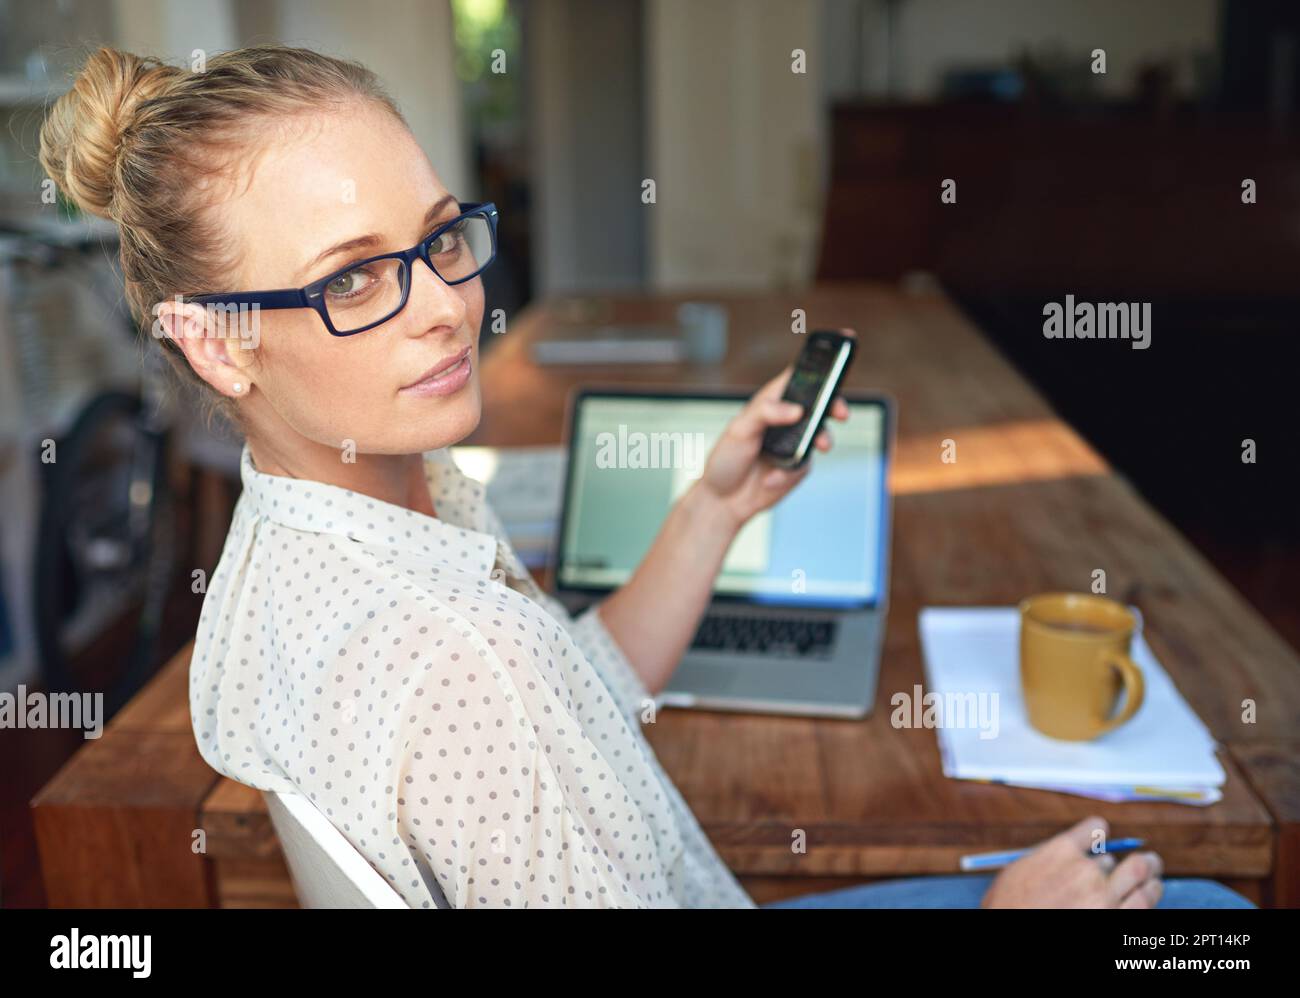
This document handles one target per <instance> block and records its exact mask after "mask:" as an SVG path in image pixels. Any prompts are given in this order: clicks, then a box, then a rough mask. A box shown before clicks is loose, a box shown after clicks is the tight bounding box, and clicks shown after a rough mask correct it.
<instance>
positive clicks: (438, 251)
mask: <svg viewBox="0 0 1300 998" xmlns="http://www.w3.org/2000/svg"><path fill="white" fill-rule="evenodd" d="M464 242H465V222H464V221H463V220H462V221H460V222H457V223H456V224H455V225H453V226H452V227H451V228H450V229H446V230H445V231H443V232H440V233H439V234H438V237H437V238H436V239H433V240H431V241H430V242H429V253H430V254H431V255H434V256H445V255H446V254H448V253H455V252H457V251H458V250H459V249H460V247H461V246H462V245H463V244H464Z"/></svg>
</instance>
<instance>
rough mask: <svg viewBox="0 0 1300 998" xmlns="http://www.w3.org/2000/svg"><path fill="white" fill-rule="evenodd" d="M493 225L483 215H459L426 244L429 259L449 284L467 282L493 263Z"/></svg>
mask: <svg viewBox="0 0 1300 998" xmlns="http://www.w3.org/2000/svg"><path fill="white" fill-rule="evenodd" d="M492 253H493V246H492V227H491V226H490V225H489V224H488V220H487V219H486V218H484V217H483V216H482V215H471V216H469V217H468V218H462V219H460V220H459V221H457V222H456V224H455V225H453V226H451V228H449V229H446V230H444V231H443V232H441V233H439V234H438V236H437V238H435V239H434V240H433V241H432V242H430V243H429V260H430V261H431V262H432V263H433V268H434V270H436V271H437V272H438V274H439V276H441V277H442V279H443V280H444V281H446V282H447V283H448V284H454V283H456V282H457V281H467V280H469V279H470V278H471V277H473V276H474V275H475V274H477V273H478V272H479V271H480V270H482V269H483V268H484V267H486V266H487V265H488V264H489V263H491V262H492Z"/></svg>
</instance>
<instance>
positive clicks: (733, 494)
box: [697, 367, 849, 529]
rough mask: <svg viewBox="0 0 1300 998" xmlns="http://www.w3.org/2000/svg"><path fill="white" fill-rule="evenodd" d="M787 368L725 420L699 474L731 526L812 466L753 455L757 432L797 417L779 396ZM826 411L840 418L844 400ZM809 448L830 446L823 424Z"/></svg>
mask: <svg viewBox="0 0 1300 998" xmlns="http://www.w3.org/2000/svg"><path fill="white" fill-rule="evenodd" d="M792 371H793V368H792V367H787V368H786V369H785V370H784V371H782V372H781V373H780V374H778V375H777V376H776V377H775V378H773V379H772V380H771V381H769V382H768V383H767V384H765V385H764V386H763V387H762V388H760V389H759V390H758V391H757V392H755V393H754V396H753V397H752V398H751V399H750V400H749V401H748V402H747V403H745V408H744V409H742V410H741V411H740V413H739V414H737V416H736V417H735V418H734V419H733V420H732V421H731V422H730V423H728V424H727V427H726V429H725V430H723V432H722V436H720V437H719V438H718V441H717V443H716V444H714V445H713V450H712V451H710V452H709V457H708V460H707V461H706V462H705V465H704V473H703V474H702V475H701V476H700V480H699V482H698V483H697V485H698V486H699V487H700V488H701V489H703V490H704V491H705V492H707V493H708V494H709V495H711V496H712V497H714V498H716V499H717V500H719V501H720V503H721V504H722V506H723V507H724V508H725V509H726V510H727V511H728V513H729V514H730V516H731V517H732V519H733V521H734V526H735V527H736V529H740V527H742V526H744V524H745V522H746V521H747V520H749V518H750V517H752V516H753V515H754V514H755V513H760V512H762V511H763V510H765V509H767V508H768V507H770V506H772V505H774V504H775V503H776V502H777V501H778V500H779V499H781V498H782V497H783V496H784V495H785V494H786V493H787V492H789V491H790V490H791V489H793V488H794V487H795V486H796V485H798V484H799V483H800V482H801V481H803V479H804V477H805V476H806V475H807V474H808V471H809V469H810V468H811V466H812V463H811V461H809V462H807V463H805V464H804V465H803V467H802V468H799V469H797V470H794V471H789V470H786V469H785V468H779V467H777V466H776V465H773V464H769V463H768V462H767V461H765V460H764V459H763V458H761V457H760V456H759V451H760V449H761V448H762V446H763V433H764V431H766V430H767V428H768V427H769V426H789V425H790V424H792V423H795V422H797V421H798V420H799V419H800V418H801V417H802V416H803V406H801V405H799V404H798V403H797V402H784V401H782V399H781V394H782V393H783V392H784V391H785V386H786V382H788V381H789V380H790V374H791V373H792ZM828 415H829V416H830V417H831V418H832V419H837V420H839V421H840V422H843V421H844V420H846V419H848V418H849V406H848V403H847V402H845V401H844V399H843V398H841V397H840V396H836V398H835V401H834V402H832V403H831V407H830V409H829V411H828ZM813 446H814V447H816V448H817V450H819V451H822V452H823V453H824V452H826V451H829V450H830V449H831V435H830V433H829V432H828V431H827V429H826V428H825V426H823V427H822V429H821V430H820V431H819V432H818V434H817V437H816V439H815V440H814V441H813Z"/></svg>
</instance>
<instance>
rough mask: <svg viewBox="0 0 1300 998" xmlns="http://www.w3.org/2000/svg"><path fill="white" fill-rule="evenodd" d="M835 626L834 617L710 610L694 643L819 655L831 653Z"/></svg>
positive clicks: (763, 652)
mask: <svg viewBox="0 0 1300 998" xmlns="http://www.w3.org/2000/svg"><path fill="white" fill-rule="evenodd" d="M836 629H837V624H836V622H835V621H834V620H827V619H824V618H818V619H812V618H791V617H771V618H769V617H754V616H729V615H725V614H717V613H711V614H709V615H708V616H707V617H705V618H704V620H703V621H702V622H701V623H700V629H699V630H698V631H696V633H695V640H694V641H693V642H691V647H692V648H694V649H697V650H700V651H728V652H745V653H746V654H757V655H784V656H791V655H798V656H806V657H810V658H819V657H824V656H826V655H828V654H830V650H831V647H832V645H833V644H834V642H835V632H836Z"/></svg>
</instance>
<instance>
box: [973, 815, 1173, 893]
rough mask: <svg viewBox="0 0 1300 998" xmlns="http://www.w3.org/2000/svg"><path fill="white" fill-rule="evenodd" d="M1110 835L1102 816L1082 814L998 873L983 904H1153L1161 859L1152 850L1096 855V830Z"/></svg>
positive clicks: (1161, 890)
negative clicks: (1114, 854) (1082, 817)
mask: <svg viewBox="0 0 1300 998" xmlns="http://www.w3.org/2000/svg"><path fill="white" fill-rule="evenodd" d="M1098 831H1100V832H1101V834H1102V835H1108V834H1109V832H1110V826H1109V825H1108V824H1107V823H1106V819H1105V818H1097V817H1089V818H1084V819H1083V820H1082V821H1080V822H1079V823H1078V824H1077V825H1075V826H1073V827H1072V828H1067V829H1066V830H1065V831H1063V832H1061V833H1060V834H1059V835H1056V836H1053V837H1052V838H1050V839H1048V840H1047V841H1046V842H1044V843H1042V844H1041V845H1039V846H1038V847H1036V848H1035V849H1034V851H1033V852H1031V853H1029V855H1027V856H1023V857H1021V858H1020V859H1018V860H1016V861H1015V862H1014V863H1012V864H1011V865H1010V866H1007V867H1006V868H1004V869H1003V870H1002V872H1001V873H999V874H998V876H997V878H996V879H995V880H994V881H993V883H992V885H991V886H990V887H989V889H988V891H987V892H986V893H985V894H984V899H983V900H982V901H981V902H980V907H981V908H1154V907H1155V906H1156V904H1157V903H1158V902H1159V900H1160V895H1161V893H1162V892H1163V890H1164V886H1163V884H1162V883H1161V880H1160V874H1161V873H1162V872H1163V871H1164V863H1163V862H1162V861H1161V859H1160V857H1159V856H1158V855H1156V854H1155V853H1154V852H1135V853H1131V854H1130V855H1128V856H1126V857H1125V858H1124V859H1122V860H1119V861H1117V860H1116V858H1115V857H1114V856H1109V855H1105V854H1102V855H1095V854H1093V852H1092V843H1093V842H1094V841H1095V840H1096V837H1097V836H1096V833H1097V832H1098Z"/></svg>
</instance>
